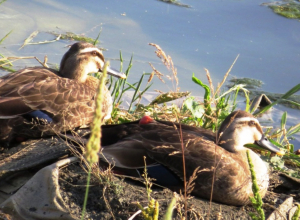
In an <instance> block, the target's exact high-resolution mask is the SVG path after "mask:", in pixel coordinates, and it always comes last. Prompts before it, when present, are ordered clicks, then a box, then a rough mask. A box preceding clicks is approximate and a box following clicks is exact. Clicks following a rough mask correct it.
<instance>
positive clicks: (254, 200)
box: [247, 150, 265, 220]
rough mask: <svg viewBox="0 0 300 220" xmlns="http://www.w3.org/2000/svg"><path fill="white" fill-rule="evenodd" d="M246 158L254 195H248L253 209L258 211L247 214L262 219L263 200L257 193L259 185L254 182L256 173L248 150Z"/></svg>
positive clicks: (263, 214) (258, 219) (263, 217)
mask: <svg viewBox="0 0 300 220" xmlns="http://www.w3.org/2000/svg"><path fill="white" fill-rule="evenodd" d="M247 158H248V164H249V167H250V172H251V179H252V192H253V195H254V197H250V200H251V202H252V205H253V206H254V208H255V210H256V211H257V213H258V214H254V213H249V215H250V216H251V218H252V219H254V220H264V219H265V213H264V210H263V208H262V205H263V201H262V199H261V197H260V194H259V187H258V185H257V182H256V175H255V171H254V168H253V164H252V160H251V157H250V154H249V151H248V150H247Z"/></svg>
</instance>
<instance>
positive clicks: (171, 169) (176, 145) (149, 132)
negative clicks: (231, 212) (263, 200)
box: [100, 111, 280, 206]
mask: <svg viewBox="0 0 300 220" xmlns="http://www.w3.org/2000/svg"><path fill="white" fill-rule="evenodd" d="M180 129H181V130H182V136H181V138H182V142H181V138H180ZM247 143H255V144H257V145H259V146H261V147H263V148H265V149H268V150H270V151H272V152H279V151H280V150H279V149H278V148H277V147H275V146H273V145H272V144H271V143H270V142H269V141H268V140H267V138H266V137H265V136H264V134H263V131H262V128H261V126H260V124H259V122H258V121H257V119H255V118H254V117H253V116H252V115H251V114H250V113H247V112H245V111H235V112H233V113H231V114H230V115H229V116H228V117H227V118H226V119H225V120H224V122H223V123H222V125H221V126H220V129H219V131H218V132H217V134H215V133H213V132H211V131H208V130H205V129H203V128H196V127H191V126H187V125H183V124H177V123H172V122H164V121H155V120H153V119H151V118H150V117H147V116H145V117H144V118H142V119H141V120H140V121H136V122H131V123H127V124H120V125H106V126H102V152H101V153H100V157H102V159H101V160H102V161H105V160H107V161H108V162H109V163H112V164H114V167H115V168H116V169H118V168H119V169H120V170H121V171H122V172H126V171H128V172H127V174H128V173H130V175H132V173H136V172H135V171H138V170H139V169H144V160H143V156H146V158H147V160H146V162H147V169H148V175H150V176H151V177H153V178H155V179H156V180H157V183H159V184H161V185H166V186H171V187H174V186H175V185H181V186H183V184H182V180H183V165H182V154H183V153H182V144H183V146H184V156H185V164H186V165H185V166H186V177H187V180H189V178H190V177H191V176H192V174H193V172H194V170H195V169H196V168H197V167H200V172H199V173H198V174H197V179H196V180H195V187H194V190H193V194H194V195H196V196H199V197H202V198H205V199H210V196H211V190H212V183H213V181H212V179H213V177H214V185H213V194H212V199H213V201H216V202H220V203H224V204H228V205H236V206H240V205H246V204H247V203H249V202H250V200H249V197H250V196H253V194H252V181H251V174H250V171H249V165H248V161H247V155H246V151H247V150H248V151H249V152H250V157H251V159H252V162H253V164H254V170H255V172H256V177H257V183H258V185H259V188H260V195H261V196H262V197H263V196H264V195H265V193H266V191H267V188H268V183H269V175H268V169H267V166H266V164H265V163H264V162H263V161H262V160H261V158H260V157H259V156H258V155H257V154H256V153H254V152H253V151H252V150H250V149H247V148H245V147H244V145H245V144H247ZM214 167H215V168H216V169H214ZM129 171H130V172H129ZM214 171H215V173H214Z"/></svg>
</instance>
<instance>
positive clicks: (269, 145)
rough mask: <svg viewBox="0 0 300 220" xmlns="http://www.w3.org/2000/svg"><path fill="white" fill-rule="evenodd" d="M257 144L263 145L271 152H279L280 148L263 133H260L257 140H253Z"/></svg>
mask: <svg viewBox="0 0 300 220" xmlns="http://www.w3.org/2000/svg"><path fill="white" fill-rule="evenodd" d="M255 143H256V144H257V145H258V146H260V147H263V148H265V149H267V150H269V151H271V152H273V153H279V152H281V151H280V149H279V148H278V147H276V146H274V145H273V144H272V143H271V142H270V141H269V140H268V139H267V138H266V137H265V135H262V137H261V139H260V140H259V141H256V142H255Z"/></svg>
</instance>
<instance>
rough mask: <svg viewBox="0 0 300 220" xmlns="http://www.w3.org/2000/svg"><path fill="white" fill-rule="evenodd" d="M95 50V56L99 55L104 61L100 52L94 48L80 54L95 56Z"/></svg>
mask: <svg viewBox="0 0 300 220" xmlns="http://www.w3.org/2000/svg"><path fill="white" fill-rule="evenodd" d="M95 52H96V55H97V57H99V58H100V59H101V60H102V61H103V62H104V56H103V55H102V54H101V53H99V52H98V51H96V50H94V51H90V52H85V53H81V55H90V56H95Z"/></svg>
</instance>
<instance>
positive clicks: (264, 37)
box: [0, 0, 300, 145]
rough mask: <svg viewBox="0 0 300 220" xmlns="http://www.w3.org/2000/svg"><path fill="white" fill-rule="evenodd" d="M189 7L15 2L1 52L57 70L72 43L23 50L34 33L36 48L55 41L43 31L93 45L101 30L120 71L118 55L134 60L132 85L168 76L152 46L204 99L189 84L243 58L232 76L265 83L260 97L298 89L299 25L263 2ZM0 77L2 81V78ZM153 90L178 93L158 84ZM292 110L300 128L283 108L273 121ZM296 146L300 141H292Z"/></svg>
mask: <svg viewBox="0 0 300 220" xmlns="http://www.w3.org/2000/svg"><path fill="white" fill-rule="evenodd" d="M184 3H185V4H189V5H192V8H183V7H177V6H174V5H170V4H166V3H163V2H160V1H155V0H149V1H138V0H127V1H126V2H124V1H121V0H120V1H118V0H111V1H80V0H65V1H50V0H48V1H37V0H35V1H34V0H27V1H26V4H24V1H22V0H10V1H6V2H5V3H3V4H2V5H0V30H1V32H0V38H2V37H3V36H4V35H5V34H7V33H8V32H9V31H10V30H13V33H12V34H11V35H10V36H9V37H8V38H7V39H6V40H5V41H4V42H3V43H2V44H1V45H0V53H1V54H3V55H4V56H38V57H39V58H40V59H42V58H43V56H44V55H48V61H49V62H50V63H54V64H59V62H60V59H61V56H62V54H63V53H64V52H65V51H66V50H67V49H66V48H65V46H66V45H67V44H71V42H68V41H59V42H55V43H52V44H44V45H29V46H25V47H24V48H23V49H21V50H18V49H19V48H20V46H21V45H22V44H23V41H24V39H26V38H27V37H28V36H29V35H30V33H32V32H33V31H35V30H39V31H41V33H40V34H39V35H38V37H37V38H35V39H34V41H44V40H51V39H53V38H54V37H53V36H52V35H50V34H47V33H45V32H47V31H55V32H58V33H60V32H61V33H65V32H66V31H71V32H74V33H77V34H79V33H84V34H85V35H87V36H89V37H92V38H96V36H97V35H98V33H99V30H100V28H102V32H101V36H100V41H101V44H100V46H101V47H104V48H107V49H108V51H105V52H104V55H105V57H106V58H107V59H111V63H112V66H114V67H115V68H118V66H119V61H115V59H117V58H118V57H119V51H120V50H121V51H122V54H123V58H124V60H125V67H126V63H128V62H129V60H130V57H131V55H132V54H134V63H133V68H132V70H131V76H130V81H132V82H136V81H137V80H138V79H139V77H140V75H141V74H142V73H143V72H151V71H152V69H151V67H150V66H149V64H148V62H151V63H153V64H154V65H155V67H156V68H157V69H159V70H160V71H161V72H163V73H165V74H169V73H168V71H167V70H166V69H165V67H164V66H163V65H162V64H161V63H160V61H159V59H158V58H157V57H156V56H155V54H154V48H152V47H150V46H149V45H148V43H156V44H158V45H160V46H161V47H162V48H163V50H165V52H166V53H167V54H169V55H170V56H171V57H172V59H173V62H174V63H175V65H176V67H177V69H178V76H179V82H180V84H179V87H180V88H181V90H182V91H186V90H188V91H191V92H192V94H193V95H197V96H202V95H203V90H202V89H200V88H199V87H198V86H197V85H196V84H194V83H192V81H191V75H192V73H193V72H194V73H195V74H196V76H197V77H198V78H200V79H202V80H204V82H206V77H205V70H204V68H207V69H208V70H209V71H210V73H211V76H212V79H213V82H214V84H215V85H216V84H217V82H220V81H221V80H222V78H223V75H224V74H225V73H226V71H227V70H228V68H229V67H230V65H231V64H232V62H233V61H234V59H235V57H236V56H237V55H238V54H239V55H240V56H239V58H238V61H237V63H236V64H235V65H234V67H233V69H232V71H231V75H232V76H237V77H251V78H255V79H259V80H262V81H263V82H264V83H265V84H264V85H263V87H262V90H264V91H268V92H276V93H284V92H286V91H288V90H289V89H290V88H292V87H293V86H295V85H296V84H298V83H299V82H300V74H299V70H300V65H299V60H300V52H299V47H300V28H299V27H300V23H299V21H297V20H291V19H286V18H283V17H281V16H278V15H276V14H274V13H273V12H272V11H271V9H269V8H267V7H265V6H260V4H261V3H263V1H257V0H253V1H236V0H232V1H230V0H228V1H221V0H203V1H192V0H186V1H184ZM15 65H16V66H17V67H19V68H23V67H24V66H32V65H38V63H37V62H36V61H34V60H22V61H17V62H16V63H15ZM0 74H4V73H3V72H0ZM152 89H159V90H163V91H168V90H170V89H173V90H174V89H175V88H174V86H173V85H172V83H170V82H169V83H168V84H167V85H164V84H163V83H161V82H160V81H159V80H158V79H155V80H154V86H153V87H152ZM282 111H288V113H289V115H290V117H291V118H293V120H291V121H289V122H288V123H289V124H290V125H292V124H296V123H298V122H299V121H300V120H299V118H300V117H299V111H295V110H290V109H288V108H285V107H282V106H279V107H276V108H275V111H274V116H273V120H274V121H276V122H278V121H279V118H280V113H281V112H282ZM295 143H296V144H297V145H299V143H300V142H295Z"/></svg>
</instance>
